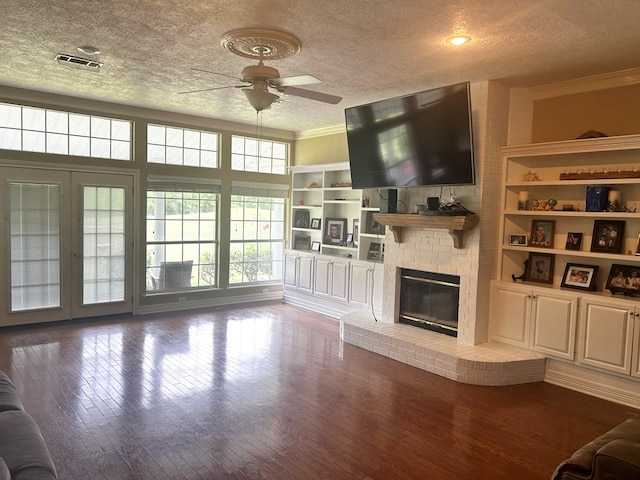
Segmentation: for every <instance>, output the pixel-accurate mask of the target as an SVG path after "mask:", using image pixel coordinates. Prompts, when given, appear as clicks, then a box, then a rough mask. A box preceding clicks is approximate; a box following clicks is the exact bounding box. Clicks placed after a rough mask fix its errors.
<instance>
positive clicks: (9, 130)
mask: <svg viewBox="0 0 640 480" xmlns="http://www.w3.org/2000/svg"><path fill="white" fill-rule="evenodd" d="M132 126H133V122H131V121H128V120H117V119H113V118H106V117H97V116H94V115H81V114H78V113H68V112H61V111H58V110H48V109H44V108H33V107H22V106H19V105H10V104H6V103H0V148H3V149H6V150H22V151H25V152H42V153H53V154H59V155H77V156H82V157H93V158H108V159H111V160H131V131H132Z"/></svg>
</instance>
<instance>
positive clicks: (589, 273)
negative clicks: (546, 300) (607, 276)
mask: <svg viewBox="0 0 640 480" xmlns="http://www.w3.org/2000/svg"><path fill="white" fill-rule="evenodd" d="M597 275H598V266H597V265H579V264H577V263H567V266H566V267H565V269H564V275H562V282H561V283H560V286H561V287H567V288H576V289H578V290H595V289H596V276H597ZM638 280H640V278H639V279H638Z"/></svg>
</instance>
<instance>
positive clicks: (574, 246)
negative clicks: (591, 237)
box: [564, 232, 582, 250]
mask: <svg viewBox="0 0 640 480" xmlns="http://www.w3.org/2000/svg"><path fill="white" fill-rule="evenodd" d="M580 247H582V233H580V232H569V233H567V243H566V244H565V246H564V249H565V250H580Z"/></svg>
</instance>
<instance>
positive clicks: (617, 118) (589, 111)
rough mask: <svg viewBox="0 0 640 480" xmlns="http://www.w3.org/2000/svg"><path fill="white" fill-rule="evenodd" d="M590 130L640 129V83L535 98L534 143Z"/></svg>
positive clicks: (612, 132) (626, 131)
mask: <svg viewBox="0 0 640 480" xmlns="http://www.w3.org/2000/svg"><path fill="white" fill-rule="evenodd" d="M589 130H597V131H599V132H602V133H605V134H607V136H609V137H613V136H619V135H631V134H637V133H640V84H636V85H626V86H621V87H615V88H607V89H603V90H597V91H588V92H581V93H575V94H570V95H562V96H554V97H551V98H542V99H537V100H535V101H534V104H533V127H532V135H531V138H532V143H539V142H551V141H556V140H573V139H575V138H577V137H579V136H580V135H582V134H583V133H584V132H587V131H589Z"/></svg>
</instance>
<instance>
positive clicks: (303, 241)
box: [293, 235, 311, 250]
mask: <svg viewBox="0 0 640 480" xmlns="http://www.w3.org/2000/svg"><path fill="white" fill-rule="evenodd" d="M310 246H311V237H310V236H309V235H294V237H293V249H294V250H309V248H310Z"/></svg>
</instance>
